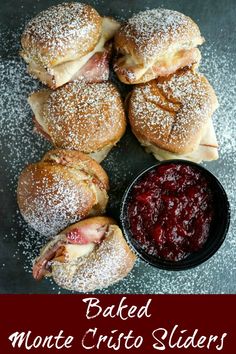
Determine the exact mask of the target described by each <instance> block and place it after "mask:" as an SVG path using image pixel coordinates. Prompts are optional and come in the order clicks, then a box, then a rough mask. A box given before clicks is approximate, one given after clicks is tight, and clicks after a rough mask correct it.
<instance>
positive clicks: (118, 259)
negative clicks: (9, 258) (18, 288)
mask: <svg viewBox="0 0 236 354" xmlns="http://www.w3.org/2000/svg"><path fill="white" fill-rule="evenodd" d="M94 225H95V226H96V230H100V229H101V228H103V230H104V232H103V235H102V238H101V241H100V242H99V243H95V244H94V243H93V244H92V243H89V244H85V245H83V246H82V248H81V245H79V249H78V245H77V244H76V243H74V244H73V243H72V245H71V243H70V241H68V237H67V235H68V232H69V233H70V234H71V233H73V229H74V230H76V231H75V233H78V230H79V231H81V230H86V229H85V228H87V230H88V233H89V232H90V230H95V229H94ZM98 232H99V231H98ZM68 243H69V247H68ZM76 249H77V251H76ZM81 249H82V251H81ZM84 249H86V251H84ZM76 252H77V253H76ZM81 252H82V253H81ZM135 260H136V256H135V255H134V254H133V252H132V251H131V250H130V248H129V247H128V245H127V243H126V241H125V239H124V237H123V235H122V232H121V230H120V228H119V227H118V226H117V225H115V221H114V220H113V219H111V218H107V217H93V218H89V219H86V220H83V221H81V222H79V223H76V224H74V225H72V226H70V227H69V228H67V229H66V230H64V231H63V232H62V233H61V234H60V235H58V236H56V237H54V238H53V239H52V240H51V241H50V242H49V243H48V244H47V245H46V246H45V247H44V248H43V249H42V250H41V254H40V256H39V257H38V258H37V259H36V261H35V264H34V269H33V275H34V277H35V278H36V279H40V278H42V277H43V276H44V275H48V276H52V277H53V279H54V281H55V282H56V283H57V284H58V285H59V286H61V287H63V288H65V289H69V290H74V291H82V292H88V291H93V290H95V289H101V288H105V287H108V286H109V285H111V284H113V283H116V282H117V281H119V280H121V279H122V278H124V277H125V276H126V275H127V274H128V273H129V272H130V270H131V269H132V268H133V266H134V263H135ZM47 263H48V264H47Z"/></svg>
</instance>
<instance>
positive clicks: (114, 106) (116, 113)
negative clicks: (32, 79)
mask: <svg viewBox="0 0 236 354" xmlns="http://www.w3.org/2000/svg"><path fill="white" fill-rule="evenodd" d="M28 102H29V104H30V106H31V108H32V110H33V112H34V122H35V127H36V130H37V131H39V132H41V133H42V134H43V135H44V136H46V137H47V138H48V139H49V140H50V141H51V143H52V144H53V145H54V146H56V147H59V148H64V149H72V150H79V151H82V152H84V153H86V154H90V155H91V156H92V157H93V158H94V159H96V160H97V161H98V162H101V161H102V160H103V159H104V158H105V157H106V155H107V154H108V152H109V151H110V150H111V148H112V147H113V146H114V145H115V144H116V143H117V142H118V141H119V140H120V138H121V137H122V135H123V134H124V132H125V128H126V119H125V113H124V108H123V103H122V101H121V97H120V94H119V92H118V90H117V89H116V88H115V86H113V84H111V83H110V82H102V83H90V84H88V83H84V82H81V81H74V82H70V83H68V84H66V85H64V86H62V87H60V88H58V89H57V90H55V91H52V90H50V89H44V90H41V91H39V92H35V93H33V94H31V95H30V97H29V99H28Z"/></svg>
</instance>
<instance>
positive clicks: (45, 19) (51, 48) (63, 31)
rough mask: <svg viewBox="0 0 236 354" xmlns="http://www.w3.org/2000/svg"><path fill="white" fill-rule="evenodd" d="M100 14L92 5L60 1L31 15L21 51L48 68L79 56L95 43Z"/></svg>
mask: <svg viewBox="0 0 236 354" xmlns="http://www.w3.org/2000/svg"><path fill="white" fill-rule="evenodd" d="M101 27H102V18H101V17H100V15H99V14H98V13H97V11H96V10H95V9H93V8H92V7H91V6H89V5H86V4H81V3H63V4H59V5H56V6H52V7H50V8H49V9H47V10H44V11H42V12H41V13H39V14H38V15H37V16H36V17H34V18H33V19H32V20H31V21H30V22H29V23H28V24H27V26H26V28H25V30H24V32H23V34H22V38H21V44H22V48H23V49H22V52H21V55H22V57H23V58H24V59H25V61H26V62H27V63H29V62H30V61H32V60H33V61H34V62H36V63H37V64H40V65H41V66H43V67H46V68H50V67H53V66H55V65H57V64H60V63H62V62H65V61H67V60H73V59H79V58H81V57H82V56H84V55H86V54H87V53H88V52H90V51H91V50H92V49H93V48H94V47H95V46H96V44H97V42H98V40H99V37H100V33H101Z"/></svg>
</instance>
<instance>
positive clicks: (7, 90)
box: [0, 34, 236, 294]
mask: <svg viewBox="0 0 236 354" xmlns="http://www.w3.org/2000/svg"><path fill="white" fill-rule="evenodd" d="M17 37H19V34H17ZM5 45H7V43H6V42H5ZM234 60H235V52H234V51H233V50H232V49H230V48H228V46H227V45H223V48H222V50H221V51H219V48H218V42H217V43H213V44H212V45H210V44H209V43H208V44H207V47H205V48H204V49H203V58H202V62H201V66H200V70H201V72H203V73H204V74H206V76H207V78H208V79H209V81H210V83H211V84H212V85H213V87H214V88H215V90H216V93H217V96H218V100H219V103H220V107H219V109H218V110H217V111H216V113H215V114H214V123H215V129H216V134H217V138H218V141H219V145H220V151H219V153H220V159H219V160H218V161H216V162H212V163H207V164H206V166H207V168H208V169H210V170H212V171H213V172H214V174H216V176H217V177H218V178H219V179H220V181H221V182H222V183H223V185H224V187H225V189H226V191H227V194H228V196H229V200H230V203H231V227H230V230H229V233H228V235H227V237H226V240H225V242H224V244H223V246H222V247H221V248H220V250H219V251H218V252H217V253H216V254H215V255H214V256H213V257H212V258H211V259H210V260H209V261H208V262H206V263H204V264H202V265H201V266H200V267H198V268H195V269H192V270H189V271H185V272H167V271H162V270H157V269H155V268H153V267H151V266H149V265H147V264H145V263H144V262H142V261H137V262H136V265H135V267H134V269H133V270H132V272H130V273H129V275H128V276H127V277H126V278H125V279H123V280H122V281H121V282H119V283H117V284H115V285H113V286H110V287H109V288H107V289H102V290H99V291H97V293H105V294H109V293H164V294H165V293H235V284H236V279H235V274H236V268H235V259H236V239H235V234H236V210H235V195H236V176H235V161H236V139H235V136H236V125H235V119H234V117H235V116H236V106H235V100H236V87H235V76H236V65H235V62H234ZM0 71H1V75H0V89H1V100H0V111H1V120H0V124H1V129H0V150H1V169H2V171H3V173H2V174H1V177H2V178H3V179H1V181H2V183H1V187H0V194H1V199H0V203H1V208H0V210H1V213H3V214H1V216H2V215H3V218H2V220H1V222H2V230H4V231H3V233H4V235H3V237H2V238H1V249H3V250H5V255H6V256H5V257H4V258H2V259H1V261H0V269H1V286H2V290H1V291H4V289H5V288H4V286H5V287H6V289H9V288H10V287H9V286H7V285H6V284H9V282H10V280H11V279H13V281H12V284H13V285H12V287H11V290H10V291H14V292H16V293H17V292H25V293H27V292H29V290H28V286H29V287H30V292H35V293H40V292H41V293H43V292H45V293H66V291H64V290H61V289H60V288H59V287H57V286H56V285H55V284H52V282H51V281H50V280H44V281H42V283H35V282H33V279H32V283H31V282H30V280H29V279H30V274H28V273H29V272H31V269H32V261H33V259H34V258H35V257H36V256H37V255H38V254H39V248H40V247H41V246H42V245H43V244H44V243H45V238H44V237H43V236H42V235H40V234H38V233H36V232H35V231H33V230H32V229H31V228H30V227H29V226H28V225H27V224H26V223H25V222H24V221H23V220H22V218H21V216H20V214H19V212H17V211H16V210H17V206H16V203H15V189H16V183H17V178H18V175H19V173H20V171H21V170H22V168H23V167H24V166H25V165H26V164H28V163H30V162H35V161H38V160H39V159H40V158H41V156H42V155H43V153H44V152H45V151H47V150H49V148H50V145H49V144H48V143H47V142H46V141H45V140H44V139H41V138H40V137H39V136H37V135H35V134H33V131H32V128H33V127H32V123H31V118H32V113H31V111H30V107H29V106H28V105H27V102H26V100H27V96H28V95H29V94H30V93H31V92H32V91H34V90H36V89H37V88H38V85H39V84H38V83H37V82H36V81H34V80H32V79H31V78H30V77H29V76H28V75H27V74H26V72H25V65H24V63H23V61H21V60H20V59H19V58H18V57H9V56H7V57H5V58H1V61H0ZM132 159H133V160H132ZM134 161H135V166H136V171H134V168H133V164H134ZM154 162H155V160H154V159H153V160H152V159H151V156H150V155H149V154H145V153H144V152H143V150H142V149H141V148H140V147H139V144H138V143H136V142H135V140H134V138H133V137H132V136H131V134H130V133H128V134H127V135H126V136H125V138H124V139H122V141H121V142H120V143H119V144H118V147H117V148H116V149H114V151H112V152H111V153H110V155H109V156H108V158H107V159H106V160H105V161H104V166H106V170H107V172H108V174H109V176H110V179H111V184H112V186H113V187H112V196H111V205H110V211H112V210H113V211H114V209H116V210H117V208H118V205H119V202H120V198H121V195H122V192H123V190H124V189H125V185H127V184H128V182H129V181H130V180H131V179H132V178H133V177H134V174H135V173H137V172H138V170H141V169H142V168H144V167H147V165H151V164H152V163H154ZM113 191H114V193H113ZM2 257H3V256H2ZM13 264H15V265H16V266H15V268H13ZM22 267H24V269H25V271H26V273H24V272H22V271H21V270H22ZM13 272H14V273H13ZM9 279H10V280H9ZM26 282H27V286H26V285H25V284H26ZM12 289H13V290H12Z"/></svg>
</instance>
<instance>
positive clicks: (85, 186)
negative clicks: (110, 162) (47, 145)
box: [17, 150, 109, 235]
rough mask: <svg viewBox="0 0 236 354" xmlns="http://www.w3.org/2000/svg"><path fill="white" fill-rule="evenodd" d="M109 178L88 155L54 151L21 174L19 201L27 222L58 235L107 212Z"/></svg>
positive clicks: (40, 230)
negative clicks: (70, 226)
mask: <svg viewBox="0 0 236 354" xmlns="http://www.w3.org/2000/svg"><path fill="white" fill-rule="evenodd" d="M108 183H109V182H108V176H107V174H106V172H105V171H104V170H103V168H102V167H101V166H100V165H99V164H98V163H97V162H96V161H95V160H93V159H91V158H90V157H89V156H88V155H85V154H83V153H81V152H78V151H69V150H51V151H49V152H47V153H46V154H45V155H44V157H43V158H42V160H41V161H39V162H37V163H33V164H30V165H28V166H26V167H25V168H24V170H23V171H22V172H21V175H20V177H19V181H18V188H17V200H18V205H19V208H20V212H21V214H22V216H23V217H24V219H25V220H26V221H27V222H28V223H29V225H30V226H31V227H33V228H34V229H35V230H36V231H39V232H40V233H42V234H44V235H53V234H54V235H55V233H57V232H59V231H61V230H62V229H63V228H65V227H66V226H68V225H71V224H72V223H74V222H76V221H78V220H80V219H83V218H85V217H87V216H92V215H100V214H103V213H104V212H105V208H106V205H107V202H108V195H107V190H108Z"/></svg>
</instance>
